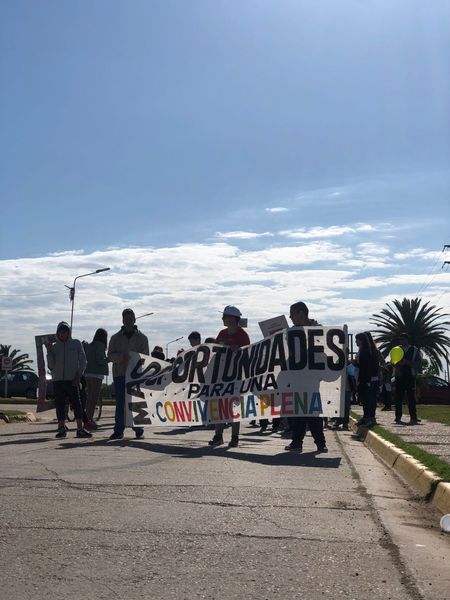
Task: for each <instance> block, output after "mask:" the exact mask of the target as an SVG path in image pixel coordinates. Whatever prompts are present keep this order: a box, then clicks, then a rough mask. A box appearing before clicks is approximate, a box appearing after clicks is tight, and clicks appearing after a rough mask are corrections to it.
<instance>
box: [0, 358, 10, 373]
mask: <svg viewBox="0 0 450 600" xmlns="http://www.w3.org/2000/svg"><path fill="white" fill-rule="evenodd" d="M2 369H3V370H4V371H9V370H11V369H12V358H11V357H10V356H2Z"/></svg>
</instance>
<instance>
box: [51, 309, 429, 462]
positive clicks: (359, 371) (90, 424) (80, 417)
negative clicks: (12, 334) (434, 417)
mask: <svg viewBox="0 0 450 600" xmlns="http://www.w3.org/2000/svg"><path fill="white" fill-rule="evenodd" d="M241 317H242V315H241V311H240V310H239V309H238V308H237V307H236V306H231V305H229V306H226V307H225V308H224V310H223V314H222V321H223V326H224V327H223V329H221V330H220V331H219V333H218V334H217V336H216V337H207V338H206V339H205V340H204V343H216V344H223V345H225V346H228V347H230V349H231V350H237V349H238V348H242V347H244V346H247V345H249V344H250V338H249V336H248V333H247V332H246V331H245V329H244V328H243V327H241V325H240V323H241ZM289 317H290V319H291V321H292V324H293V326H294V327H307V326H310V325H317V321H315V320H313V319H311V318H310V316H309V310H308V307H307V306H306V304H305V303H304V302H296V303H294V304H292V305H291V307H290V311H289ZM188 339H189V343H190V344H191V346H192V347H195V346H197V345H199V344H201V335H200V333H199V332H197V331H193V332H192V333H190V335H189V336H188ZM355 340H356V344H357V347H358V351H357V353H356V355H355V356H354V357H349V360H348V366H347V372H346V390H345V410H344V415H343V416H342V417H340V418H338V419H335V420H334V422H333V423H332V424H331V423H328V422H327V419H323V418H322V417H317V416H306V417H289V418H287V419H282V418H278V419H276V418H275V419H273V420H272V423H271V430H268V427H269V421H268V420H267V419H261V420H260V423H259V426H260V428H261V432H266V431H269V432H270V431H271V432H272V433H281V434H282V435H283V436H284V437H289V438H292V441H291V442H290V443H289V444H288V445H287V446H286V447H285V449H286V450H287V451H297V452H301V451H302V449H303V439H304V437H305V434H306V432H307V430H308V429H309V430H310V432H311V435H312V437H313V440H314V443H315V444H316V447H317V453H326V452H328V449H327V446H326V440H325V432H324V429H326V428H327V427H328V426H333V427H334V428H335V429H340V428H342V429H344V430H346V429H348V427H349V414H350V405H351V402H352V401H357V402H358V403H359V404H361V405H362V407H363V417H362V419H361V420H360V421H359V422H358V425H360V426H365V427H372V426H373V425H375V424H376V410H377V402H378V399H381V400H382V402H383V408H382V410H391V408H392V403H393V402H395V422H396V423H398V424H402V423H403V422H402V411H403V401H404V398H405V396H406V399H407V403H408V408H409V415H410V421H409V424H410V425H415V424H417V423H418V422H419V421H420V419H418V417H417V411H416V393H415V387H416V374H417V372H418V370H419V369H420V365H421V361H422V358H421V354H420V351H419V349H418V348H416V347H415V346H413V345H411V343H410V340H409V337H408V334H407V333H403V334H402V335H401V336H400V345H401V348H402V351H403V358H402V360H401V361H399V362H398V363H397V364H396V365H395V366H393V365H391V364H390V363H387V364H386V363H385V362H384V360H383V358H382V356H381V354H380V352H379V350H378V349H377V347H376V344H375V342H374V340H373V338H372V336H371V334H370V332H361V333H358V334H357V335H356V336H355ZM130 352H139V353H141V354H146V355H149V354H151V356H153V357H155V358H158V359H160V360H172V361H173V360H174V359H173V358H172V359H169V358H168V357H165V355H164V352H163V349H162V347H161V346H155V347H154V348H153V350H152V352H151V353H150V351H149V343H148V339H147V337H146V336H145V335H144V334H143V333H142V332H141V331H140V330H139V329H138V327H137V325H136V317H135V314H134V311H133V310H132V309H131V308H126V309H124V310H123V312H122V326H121V328H120V329H119V331H117V333H115V334H114V335H112V336H111V338H110V340H109V343H108V334H107V332H106V331H105V330H104V329H97V331H96V332H95V335H94V337H93V340H92V342H90V343H88V342H81V341H80V340H77V339H74V338H72V336H71V330H70V327H69V325H68V324H67V323H66V322H64V321H62V322H60V323H59V324H58V327H57V330H56V341H55V342H53V343H48V344H47V365H48V368H49V370H50V373H51V376H52V380H53V389H54V398H55V407H56V416H57V420H58V430H57V433H56V437H57V438H65V437H66V435H67V430H68V429H67V426H66V414H67V412H66V410H67V403H68V402H70V404H71V405H72V408H73V411H74V415H75V419H76V423H77V430H76V436H77V437H79V438H88V437H92V431H94V430H95V429H97V427H98V426H97V424H96V422H95V420H94V409H95V406H96V404H97V402H98V399H99V395H100V393H101V386H102V382H103V379H104V377H105V376H106V375H108V372H109V363H112V373H113V382H114V389H115V401H116V407H115V418H114V430H113V432H112V433H111V435H110V437H109V439H110V440H119V439H122V438H123V436H124V431H125V397H126V393H125V375H126V370H127V365H128V362H129V359H130ZM179 352H182V350H180V351H179ZM393 382H395V392H394V394H393V393H392V383H393ZM250 425H251V426H256V423H255V422H251V423H250ZM225 428H226V424H225V423H223V424H218V425H215V431H214V435H213V437H212V439H211V440H210V441H209V445H210V446H220V445H222V444H223V443H224V438H223V434H224V430H225ZM133 431H134V435H135V437H136V438H137V439H140V438H142V437H143V436H144V429H143V428H141V427H133ZM239 431H240V423H239V422H233V423H232V424H231V439H230V441H229V444H228V446H229V447H232V448H234V447H237V446H238V445H239Z"/></svg>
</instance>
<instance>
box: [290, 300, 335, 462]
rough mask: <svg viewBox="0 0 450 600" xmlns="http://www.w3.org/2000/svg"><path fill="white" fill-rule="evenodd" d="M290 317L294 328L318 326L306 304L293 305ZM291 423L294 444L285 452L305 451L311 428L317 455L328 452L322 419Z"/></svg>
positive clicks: (310, 418) (297, 418) (313, 418)
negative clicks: (304, 444) (304, 447)
mask: <svg viewBox="0 0 450 600" xmlns="http://www.w3.org/2000/svg"><path fill="white" fill-rule="evenodd" d="M289 317H290V319H291V321H292V323H293V325H294V327H307V326H309V325H317V321H314V320H313V319H310V318H309V310H308V307H307V306H306V304H305V303H304V302H296V303H295V304H292V306H291V307H290V310H289ZM289 422H290V424H291V428H292V442H291V443H290V444H289V445H288V446H286V447H285V450H289V451H292V450H294V451H297V452H301V451H302V450H303V439H304V437H305V435H306V428H307V427H309V430H310V431H311V435H312V436H313V439H314V442H315V444H316V446H317V453H318V454H322V453H326V452H328V448H327V445H326V442H325V435H324V433H323V419H322V417H290V418H289Z"/></svg>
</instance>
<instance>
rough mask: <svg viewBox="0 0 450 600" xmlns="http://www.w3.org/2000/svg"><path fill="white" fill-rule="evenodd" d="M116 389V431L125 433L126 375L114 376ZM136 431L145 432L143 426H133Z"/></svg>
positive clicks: (121, 433)
mask: <svg viewBox="0 0 450 600" xmlns="http://www.w3.org/2000/svg"><path fill="white" fill-rule="evenodd" d="M114 390H115V392H116V414H115V424H114V433H118V434H119V435H123V432H124V429H125V377H124V376H123V375H120V376H119V377H114ZM133 431H134V432H135V433H144V430H143V428H142V427H133Z"/></svg>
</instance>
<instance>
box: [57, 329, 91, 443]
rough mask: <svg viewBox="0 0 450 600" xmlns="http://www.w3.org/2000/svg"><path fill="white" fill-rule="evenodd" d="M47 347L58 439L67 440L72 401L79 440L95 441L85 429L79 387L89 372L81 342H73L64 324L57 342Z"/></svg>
mask: <svg viewBox="0 0 450 600" xmlns="http://www.w3.org/2000/svg"><path fill="white" fill-rule="evenodd" d="M46 347H47V364H48V368H49V369H50V371H51V374H52V381H53V391H54V395H55V406H56V416H57V419H58V433H57V434H56V437H57V438H65V437H66V423H65V421H66V400H69V402H70V403H71V405H72V407H73V411H74V413H75V419H76V421H77V437H80V438H88V437H92V433H89V431H86V430H85V429H83V410H82V407H81V401H80V389H79V386H80V378H81V376H82V375H83V373H84V370H85V368H86V356H85V354H84V350H83V346H82V344H81V342H80V340H74V339H72V337H71V332H70V327H69V325H68V324H67V323H66V322H65V321H61V322H60V323H59V324H58V327H57V329H56V342H53V343H51V342H49V343H48V344H47V346H46Z"/></svg>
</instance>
